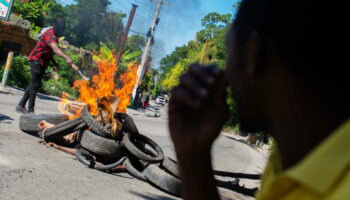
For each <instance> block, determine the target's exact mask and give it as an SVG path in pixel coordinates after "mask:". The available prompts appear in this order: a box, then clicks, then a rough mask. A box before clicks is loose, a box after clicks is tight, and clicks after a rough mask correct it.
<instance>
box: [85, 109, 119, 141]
mask: <svg viewBox="0 0 350 200" xmlns="http://www.w3.org/2000/svg"><path fill="white" fill-rule="evenodd" d="M81 116H82V117H83V119H84V121H85V123H86V124H87V125H88V126H89V127H90V128H91V130H92V131H93V132H94V133H96V134H97V135H99V136H101V137H104V138H111V136H112V135H113V134H112V133H111V130H110V129H108V128H107V127H105V126H104V125H103V124H102V123H101V122H99V121H97V120H96V119H94V118H93V117H92V116H91V114H90V113H89V110H88V109H87V107H86V106H85V107H84V108H83V110H82V111H81Z"/></svg>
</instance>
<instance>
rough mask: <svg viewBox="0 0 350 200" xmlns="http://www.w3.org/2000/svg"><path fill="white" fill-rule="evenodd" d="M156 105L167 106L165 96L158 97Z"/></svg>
mask: <svg viewBox="0 0 350 200" xmlns="http://www.w3.org/2000/svg"><path fill="white" fill-rule="evenodd" d="M156 104H161V105H162V106H164V105H165V100H164V97H163V96H158V97H157V98H156Z"/></svg>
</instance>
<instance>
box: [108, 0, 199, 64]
mask: <svg viewBox="0 0 350 200" xmlns="http://www.w3.org/2000/svg"><path fill="white" fill-rule="evenodd" d="M202 1H203V0H191V1H188V0H163V2H164V3H165V5H162V6H161V8H160V12H159V16H158V17H159V18H160V21H159V24H158V25H157V27H156V29H155V33H154V45H153V46H152V49H151V51H152V53H151V55H152V58H153V61H152V65H153V66H152V67H154V68H158V67H159V62H160V60H161V59H162V58H163V57H164V56H166V55H167V54H170V53H171V52H172V51H173V50H174V49H175V47H176V46H182V45H184V44H187V42H188V41H190V40H194V39H195V33H196V32H197V31H198V30H200V28H201V21H200V17H198V15H200V13H202V10H201V7H202ZM154 2H155V1H154ZM111 3H112V4H111V5H110V6H109V9H110V10H111V11H117V12H120V11H121V12H123V13H126V14H127V15H128V16H129V12H130V9H131V3H134V4H136V5H138V8H137V10H136V14H135V17H134V20H133V23H132V26H131V28H130V33H129V35H132V34H140V33H142V34H147V32H148V30H149V29H150V28H151V26H152V22H153V18H154V13H155V11H156V9H157V4H156V3H151V2H150V1H149V0H132V1H123V0H111ZM167 3H170V5H167ZM127 18H128V17H126V18H125V23H126V22H127Z"/></svg>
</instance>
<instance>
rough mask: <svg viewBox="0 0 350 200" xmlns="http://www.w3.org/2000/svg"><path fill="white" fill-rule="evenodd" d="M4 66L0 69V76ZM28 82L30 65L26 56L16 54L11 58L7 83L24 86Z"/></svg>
mask: <svg viewBox="0 0 350 200" xmlns="http://www.w3.org/2000/svg"><path fill="white" fill-rule="evenodd" d="M4 69H5V67H2V68H1V69H0V77H1V79H2V76H3V74H4ZM29 83H30V67H29V62H28V60H27V57H25V56H16V57H14V58H13V62H12V66H11V69H10V73H9V77H8V79H7V85H12V86H16V87H20V88H26V87H27V86H28V85H29Z"/></svg>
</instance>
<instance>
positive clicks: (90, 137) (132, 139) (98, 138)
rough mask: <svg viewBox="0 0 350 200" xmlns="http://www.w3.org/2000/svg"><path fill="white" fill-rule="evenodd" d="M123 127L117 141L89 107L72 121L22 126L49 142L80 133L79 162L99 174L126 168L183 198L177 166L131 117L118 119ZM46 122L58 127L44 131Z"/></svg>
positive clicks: (24, 120) (31, 118)
mask: <svg viewBox="0 0 350 200" xmlns="http://www.w3.org/2000/svg"><path fill="white" fill-rule="evenodd" d="M115 117H117V118H118V120H119V121H120V122H121V123H122V130H121V131H120V134H118V135H119V137H117V138H113V137H112V135H113V134H112V133H111V132H110V131H111V129H110V127H108V126H105V125H104V124H102V123H101V122H99V121H97V120H96V119H95V118H94V117H93V116H92V115H91V114H90V113H89V111H88V109H87V108H86V107H85V108H84V109H83V110H82V113H81V116H80V117H78V118H75V119H72V120H68V117H67V116H65V115H59V114H53V115H52V114H51V115H49V114H39V115H22V116H21V118H20V122H19V126H20V129H21V130H22V131H24V132H29V133H38V134H39V136H40V137H41V138H42V139H43V140H44V141H46V142H51V141H53V142H56V141H57V140H59V138H62V137H64V136H66V135H68V134H71V133H73V132H79V133H78V137H77V142H76V144H75V145H74V148H76V149H77V150H76V153H75V155H76V157H77V159H78V160H79V161H80V162H81V163H83V164H84V165H86V166H88V167H89V168H93V169H96V170H100V171H104V172H111V173H112V172H113V170H114V169H116V168H117V167H119V166H122V165H124V166H125V169H126V170H127V172H128V173H129V174H130V175H132V176H133V177H135V178H137V179H139V180H142V181H145V182H148V183H151V185H154V186H156V187H157V188H159V189H161V190H163V191H165V192H167V193H169V194H171V195H174V196H177V197H181V181H180V174H179V171H178V166H177V164H176V162H175V161H174V160H172V159H170V158H168V157H164V153H163V151H162V149H161V148H160V146H159V145H158V144H157V143H156V142H154V141H153V140H151V139H150V138H148V137H146V136H144V135H142V134H140V133H139V131H138V129H137V127H136V125H135V123H134V121H133V119H132V118H131V117H130V116H129V115H127V114H121V113H119V114H118V116H115ZM43 120H45V121H46V122H48V123H51V124H56V125H55V126H54V127H52V128H47V129H45V130H44V131H41V129H40V128H39V127H38V123H40V122H41V121H43Z"/></svg>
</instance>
